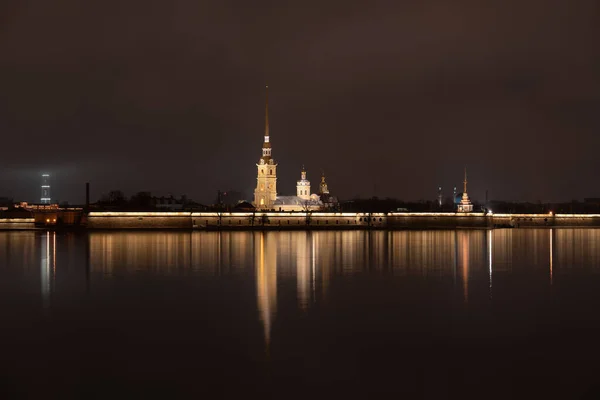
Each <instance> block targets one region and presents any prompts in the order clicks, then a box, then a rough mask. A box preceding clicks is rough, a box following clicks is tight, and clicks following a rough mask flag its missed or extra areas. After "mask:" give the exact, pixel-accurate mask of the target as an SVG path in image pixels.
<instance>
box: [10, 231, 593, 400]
mask: <svg viewBox="0 0 600 400" xmlns="http://www.w3.org/2000/svg"><path fill="white" fill-rule="evenodd" d="M599 322H600V230H593V229H576V230H571V229H555V230H533V229H532V230H495V231H479V230H478V231H463V230H461V231H423V232H267V233H259V232H223V233H218V232H214V233H213V232H194V233H189V232H177V233H164V232H130V233H129V232H107V233H89V234H72V233H46V232H0V323H1V325H0V339H1V342H0V343H1V344H2V349H1V353H0V354H1V358H0V361H1V362H0V398H36V399H41V398H46V399H47V398H63V399H64V398H86V399H87V398H101V399H109V398H149V397H153V398H192V397H194V398H240V397H241V396H243V398H279V399H286V398H304V399H315V398H326V399H334V398H365V399H366V398H389V397H390V396H389V394H395V395H406V396H405V397H404V398H432V399H440V398H461V399H465V398H478V399H495V398H498V399H506V398H546V399H547V398H563V399H571V398H582V397H583V398H600V386H598V384H599V382H600V324H599ZM259 396H260V397H259ZM585 396H588V397H585ZM396 397H398V396H396Z"/></svg>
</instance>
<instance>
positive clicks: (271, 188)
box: [254, 86, 335, 211]
mask: <svg viewBox="0 0 600 400" xmlns="http://www.w3.org/2000/svg"><path fill="white" fill-rule="evenodd" d="M266 89H267V96H266V101H265V137H264V141H263V146H262V157H261V158H260V160H259V161H258V163H257V164H256V167H257V168H258V171H257V177H256V189H254V207H256V209H257V210H275V211H317V210H321V209H323V208H326V204H324V203H323V201H322V200H321V196H319V195H318V194H315V193H311V192H310V181H309V180H308V179H307V178H306V169H305V168H304V166H302V169H301V171H300V179H299V180H298V181H297V182H296V195H295V196H278V195H277V163H276V162H275V160H274V159H273V157H272V148H271V140H270V135H269V87H268V86H267V87H266ZM319 188H320V190H321V195H326V197H327V201H329V202H331V200H332V199H335V198H333V197H332V196H330V195H329V190H328V188H327V183H326V182H325V175H324V174H323V176H322V177H321V184H320V186H319ZM323 190H324V191H323Z"/></svg>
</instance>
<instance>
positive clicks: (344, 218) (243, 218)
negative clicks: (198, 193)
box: [191, 212, 385, 229]
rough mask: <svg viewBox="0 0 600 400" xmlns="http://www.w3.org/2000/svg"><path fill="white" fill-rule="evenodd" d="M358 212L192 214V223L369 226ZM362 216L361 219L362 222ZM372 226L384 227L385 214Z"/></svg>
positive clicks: (203, 226) (207, 226) (211, 225)
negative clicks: (359, 216)
mask: <svg viewBox="0 0 600 400" xmlns="http://www.w3.org/2000/svg"><path fill="white" fill-rule="evenodd" d="M357 215H358V214H355V213H304V212H268V213H260V212H257V213H192V215H191V218H192V226H193V227H194V228H198V229H217V228H221V229H248V228H263V227H264V228H266V229H268V228H273V229H306V228H307V227H310V228H311V229H356V228H359V227H360V226H362V225H364V226H366V225H368V222H367V221H366V219H365V220H364V221H363V219H362V218H358V217H357ZM359 219H360V221H359ZM372 226H379V227H385V216H384V215H382V220H381V221H379V220H377V222H373V223H372Z"/></svg>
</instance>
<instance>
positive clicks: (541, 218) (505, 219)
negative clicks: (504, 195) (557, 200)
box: [492, 214, 554, 228]
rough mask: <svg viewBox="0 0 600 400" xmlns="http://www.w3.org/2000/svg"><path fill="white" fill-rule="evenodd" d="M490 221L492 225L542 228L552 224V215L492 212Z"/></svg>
mask: <svg viewBox="0 0 600 400" xmlns="http://www.w3.org/2000/svg"><path fill="white" fill-rule="evenodd" d="M492 221H493V225H494V226H503V227H506V226H510V227H514V228H527V227H531V228H543V227H549V226H553V224H554V216H553V215H551V214H494V215H493V216H492Z"/></svg>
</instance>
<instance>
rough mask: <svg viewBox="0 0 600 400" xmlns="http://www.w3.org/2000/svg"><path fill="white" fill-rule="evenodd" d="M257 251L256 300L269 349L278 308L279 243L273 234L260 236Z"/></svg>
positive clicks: (261, 234) (260, 234)
mask: <svg viewBox="0 0 600 400" xmlns="http://www.w3.org/2000/svg"><path fill="white" fill-rule="evenodd" d="M258 235H259V237H258V241H257V247H258V248H257V251H256V258H257V259H256V298H257V301H258V310H259V313H260V319H261V321H262V323H263V328H264V335H265V342H266V344H267V347H268V346H269V344H270V342H271V325H272V323H273V319H274V318H275V312H276V308H277V242H276V239H275V237H274V235H273V234H265V233H263V232H261V233H259V234H258Z"/></svg>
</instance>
